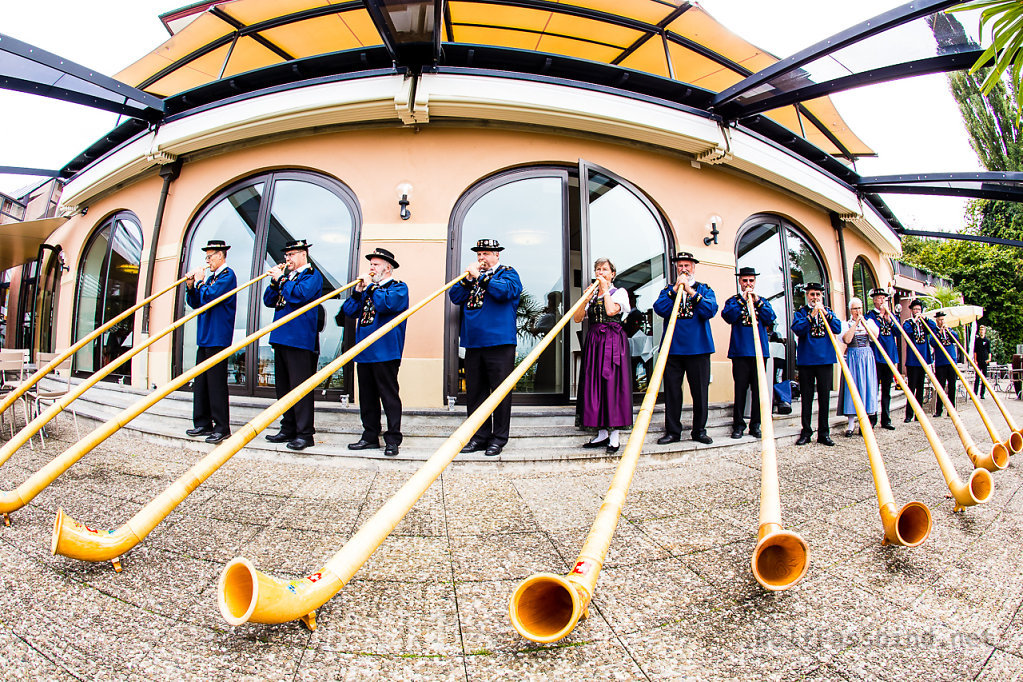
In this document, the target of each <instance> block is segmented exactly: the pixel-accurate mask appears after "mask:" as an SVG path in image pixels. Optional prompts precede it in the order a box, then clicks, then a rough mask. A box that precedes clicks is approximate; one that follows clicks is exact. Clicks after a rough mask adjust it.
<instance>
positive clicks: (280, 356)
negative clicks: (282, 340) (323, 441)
mask: <svg viewBox="0 0 1023 682" xmlns="http://www.w3.org/2000/svg"><path fill="white" fill-rule="evenodd" d="M273 349H274V382H275V386H274V388H275V389H276V391H277V399H278V400H280V399H281V398H283V397H284V396H285V395H287V394H288V393H289V392H290V391H291V389H293V388H295V387H296V386H298V385H299V384H301V383H302V382H303V381H305V380H306V379H308V378H309V377H311V376H312V375H313V374H314V373H315V372H316V356H317V355H318V354H317V353H316V351H311V350H304V349H302V348H293V347H291V346H282V345H280V344H275V345H274V347H273ZM281 433H283V434H285V435H288V436H291V437H293V438H296V437H297V438H310V439H311V438H312V437H313V434H314V433H316V429H315V428H313V391H309V392H308V393H306V394H305V395H304V396H302V399H301V400H299V401H298V402H297V403H295V405H294V407H289V408H288V411H287V412H285V413H284V416H282V417H281Z"/></svg>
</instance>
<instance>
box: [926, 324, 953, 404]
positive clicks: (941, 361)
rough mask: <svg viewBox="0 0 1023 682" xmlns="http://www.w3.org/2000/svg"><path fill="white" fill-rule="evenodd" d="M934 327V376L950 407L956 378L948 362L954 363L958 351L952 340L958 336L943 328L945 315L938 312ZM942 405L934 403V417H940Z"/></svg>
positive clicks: (939, 401)
mask: <svg viewBox="0 0 1023 682" xmlns="http://www.w3.org/2000/svg"><path fill="white" fill-rule="evenodd" d="M934 322H935V326H934V327H933V329H934V334H935V336H936V337H937V339H935V336H932V337H931V346H932V347H933V348H934V376H935V377H937V379H938V386H940V387H941V389H942V390H944V391H945V394H946V395H947V396H948V400H949V402H950V403H951V404H952V407H955V406H956V381H957V379H958V377H957V376H956V371H955V368H954V367H953V366H952V363H950V362H949V361H948V359H949V358H952V362H955V361H956V358H957V355H958V353H959V350H958V349H957V348H956V344H955V341H953V340H952V339H953V338H958V335H957V334H956V333H955V332H954V331H952V330H951V329H949V328H948V327H946V326H945V313H943V312H941V311H940V310H939V311H938V312H936V313H934ZM942 348H944V349H945V353H947V354H948V355H946V354H945V353H942V352H941V349H942ZM943 407H944V403H943V402H942V401H941V400H940V399H939V400H938V401H937V402H936V403H935V408H934V416H935V417H940V416H941V412H942V408H943Z"/></svg>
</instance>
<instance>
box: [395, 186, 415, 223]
mask: <svg viewBox="0 0 1023 682" xmlns="http://www.w3.org/2000/svg"><path fill="white" fill-rule="evenodd" d="M394 191H395V192H396V193H397V195H398V207H399V209H398V215H399V216H401V219H402V220H408V219H409V218H411V217H412V212H411V211H409V210H408V205H409V203H410V202H409V197H410V196H412V183H410V182H402V183H399V184H398V186H397V187H395V188H394Z"/></svg>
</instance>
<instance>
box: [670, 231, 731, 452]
mask: <svg viewBox="0 0 1023 682" xmlns="http://www.w3.org/2000/svg"><path fill="white" fill-rule="evenodd" d="M672 260H674V261H675V268H676V271H677V273H678V277H677V280H676V282H675V284H674V285H671V284H669V285H668V286H666V287H664V289H663V290H661V294H660V295H659V296H658V297H657V300H656V301H654V312H655V313H657V314H658V315H660V316H661V317H663V318H664V319H665V320H667V319H668V318H669V317H671V309H672V307H673V306H674V305H675V298H676V297H677V296H681V297H682V302H681V303H680V304H679V311H678V321H677V322H676V323H675V333H674V335H673V336H672V337H671V348H669V349H668V364H667V365H666V366H665V368H664V435H663V436H661V437H660V438H658V439H657V442H658V443H659V444H661V445H665V444H666V443H676V442H678V441H679V440H681V439H682V380H683V379H684V378H686V375H688V377H689V392H690V393H691V394H692V396H693V429H692V431H691V432H690V435H691V436H692V438H693V440H695V441H697V442H699V443H705V444H707V445H709V444H711V443H713V442H714V441H713V440H711V438H710V436H708V435H707V400H708V397H707V393H708V388H709V386H710V355H711V353H713V352H714V338H713V337H712V336H711V333H710V319H711V318H712V317H714V315H716V314H717V312H718V302H717V298H715V296H714V290H713V289H711V288H710V287H709V286H707V285H706V284H704V283H703V282H697V281H696V276H695V272H696V265H697V263H699V262H700V261H698V260H696V258H694V257H693V254H691V253H689V252H688V251H680V252H679V253H678V255H677V256H675V258H673V259H672Z"/></svg>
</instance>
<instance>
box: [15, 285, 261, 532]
mask: <svg viewBox="0 0 1023 682" xmlns="http://www.w3.org/2000/svg"><path fill="white" fill-rule="evenodd" d="M267 274H269V273H266V274H263V275H260V276H259V277H256V278H254V279H250V280H249V281H248V282H246V283H245V284H242V285H241V286H239V287H236V288H234V289H232V290H231V291H229V292H227V293H226V294H224V295H223V296H220V297H218V298H217V299H216V300H213V301H210V302H209V303H207V304H206V305H204V306H202V307H201V308H197V309H195V310H193V311H192V312H190V313H189V314H187V315H183V316H182V317H181V318H180V319H178V320H175V321H174V322H173V323H172V324H171V325H170V326H169V327H167V328H166V329H164V330H162V331H160V332H159V333H158V334H154V335H153V336H150V337H149V338H148V339H146V341H145V342H144V343H141V344H139V345H137V346H133V347H132V348H131V350H129V351H128V352H127V353H125V354H123V355H120V356H118V357H117V358H115V359H113V360H111V361H110V362H108V363H107V364H106V365H104V366H103V367H101V368H100V369H98V370H97V371H95V372H93V373H92V374H91V375H90V376H89V377H88V378H87V379H86V380H85V381H83V382H82V383H80V384H78V385H77V386H76V387H75V389H74V390H73V391H71V392H70V393H68V394H67V395H66V396H64V397H63V398H61V399H60V400H58V401H56V402H54V403H53V404H52V405H50V407H48V408H47V409H46V410H45V411H44V412H42V413H41V414H39V415H38V416H37V417H36V418H35V419H33V420H32V421H31V422H30V423H28V424H26V425H25V427H24V428H23V429H21V431H19V432H18V433H17V434H16V435H15V436H14V437H13V438H11V440H9V441H7V442H6V443H4V445H3V447H0V465H2V464H3V463H4V462H6V461H7V460H8V459H10V458H11V455H13V454H14V453H15V452H16V451H17V450H18V448H20V447H21V446H22V445H24V444H25V443H27V442H28V441H29V439H31V438H32V436H34V435H35V434H36V433H38V432H39V430H40V429H41V428H43V427H44V426H46V425H47V424H48V423H50V421H51V420H52V419H53V418H54V417H56V416H57V415H58V414H60V413H61V412H62V411H63V410H64V408H66V407H67V406H68V405H70V404H71V403H72V402H74V401H75V400H77V399H78V398H79V397H81V396H82V394H83V393H85V392H86V391H88V390H89V389H90V388H92V387H93V386H95V385H96V384H97V383H99V382H100V380H102V379H103V378H104V377H106V376H108V375H110V374H111V373H112V372H113V371H114V370H115V369H117V368H118V367H120V366H121V365H122V364H124V363H125V362H127V361H128V360H131V359H132V358H133V357H135V356H136V355H138V354H139V353H141V352H142V351H144V350H145V349H146V348H149V347H150V346H151V345H153V344H154V343H156V342H157V341H159V340H160V339H162V338H163V337H165V336H167V335H168V334H170V333H171V332H172V331H174V330H175V329H177V328H178V327H180V326H182V325H184V324H185V323H186V322H188V321H189V320H191V319H193V318H195V317H198V316H199V315H201V314H202V313H204V312H206V311H207V310H209V309H210V308H212V307H213V306H216V305H219V304H220V303H221V302H223V301H224V300H226V299H228V298H230V297H231V296H234V295H235V294H237V293H238V292H239V291H242V290H243V289H245V288H247V287H250V286H252V285H253V284H255V283H256V282H258V281H260V280H261V279H263V278H264V277H266V276H267ZM4 522H5V523H6V524H7V525H10V519H9V518H8V517H7V514H6V512H5V513H4Z"/></svg>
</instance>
